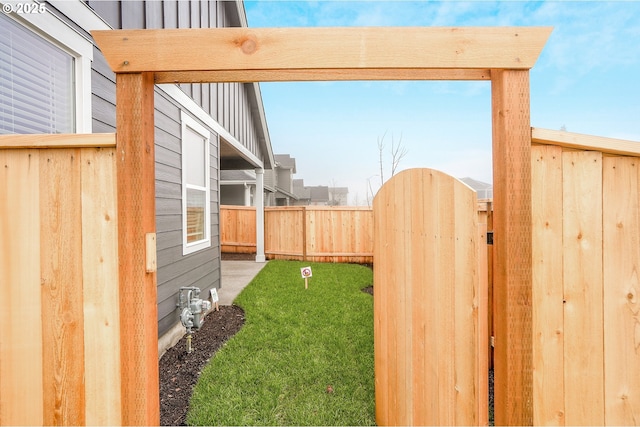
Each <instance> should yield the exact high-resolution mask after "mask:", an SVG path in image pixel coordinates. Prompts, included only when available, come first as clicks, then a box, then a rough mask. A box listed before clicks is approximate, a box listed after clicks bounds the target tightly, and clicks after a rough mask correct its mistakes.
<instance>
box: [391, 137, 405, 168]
mask: <svg viewBox="0 0 640 427" xmlns="http://www.w3.org/2000/svg"><path fill="white" fill-rule="evenodd" d="M406 155H407V147H405V146H404V145H402V133H401V134H400V139H399V140H398V144H396V142H395V140H394V138H393V135H391V176H394V175H395V174H396V170H398V165H399V164H400V160H402V158H403V157H404V156H406Z"/></svg>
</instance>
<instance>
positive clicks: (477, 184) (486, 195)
mask: <svg viewBox="0 0 640 427" xmlns="http://www.w3.org/2000/svg"><path fill="white" fill-rule="evenodd" d="M460 181H462V182H464V183H465V184H467V185H468V186H469V187H471V188H473V189H474V190H476V193H478V199H493V185H492V184H487V183H486V182H482V181H478V180H475V179H473V178H469V177H465V178H460Z"/></svg>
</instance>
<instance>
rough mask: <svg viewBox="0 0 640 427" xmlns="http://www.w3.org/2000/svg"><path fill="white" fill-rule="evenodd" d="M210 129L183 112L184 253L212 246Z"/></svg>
mask: <svg viewBox="0 0 640 427" xmlns="http://www.w3.org/2000/svg"><path fill="white" fill-rule="evenodd" d="M209 138H210V133H209V131H208V130H207V129H206V128H205V127H204V126H202V125H200V124H199V123H198V122H196V121H195V120H194V119H192V118H191V117H190V116H189V115H187V114H185V113H184V112H182V242H183V246H182V247H183V250H182V253H183V254H184V255H187V254H190V253H193V252H195V251H198V250H201V249H204V248H208V247H210V246H211V182H210V179H209V165H210V159H209Z"/></svg>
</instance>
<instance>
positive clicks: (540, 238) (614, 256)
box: [532, 129, 640, 425]
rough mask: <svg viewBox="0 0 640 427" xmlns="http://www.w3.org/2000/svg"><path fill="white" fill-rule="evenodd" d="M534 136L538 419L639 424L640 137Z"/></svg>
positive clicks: (549, 133) (535, 392)
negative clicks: (637, 139)
mask: <svg viewBox="0 0 640 427" xmlns="http://www.w3.org/2000/svg"><path fill="white" fill-rule="evenodd" d="M533 141H534V142H538V143H544V144H545V145H535V144H534V145H533V147H532V202H533V203H532V208H533V210H532V217H533V247H532V249H533V294H532V299H533V301H532V303H533V304H532V305H533V338H534V341H533V365H534V371H533V414H534V420H533V423H534V425H548V424H554V425H638V423H639V422H640V281H639V279H638V274H639V273H638V272H639V271H640V172H639V168H640V149H639V148H640V147H639V145H640V144H637V143H631V142H627V141H616V140H611V139H606V138H594V137H590V136H586V135H577V134H570V133H566V132H554V131H545V130H540V129H534V130H533Z"/></svg>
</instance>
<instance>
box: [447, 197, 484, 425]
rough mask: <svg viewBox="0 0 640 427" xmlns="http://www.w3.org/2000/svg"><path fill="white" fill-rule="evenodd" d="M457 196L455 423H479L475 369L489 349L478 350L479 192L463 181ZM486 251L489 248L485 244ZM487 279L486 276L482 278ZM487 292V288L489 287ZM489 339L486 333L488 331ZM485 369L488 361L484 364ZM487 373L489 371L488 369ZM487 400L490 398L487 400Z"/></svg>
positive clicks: (455, 203) (454, 202) (455, 219)
mask: <svg viewBox="0 0 640 427" xmlns="http://www.w3.org/2000/svg"><path fill="white" fill-rule="evenodd" d="M451 187H453V188H452V189H451V190H452V191H453V194H454V196H455V199H454V201H453V204H454V206H453V208H454V212H455V217H454V224H455V236H456V238H455V242H454V243H455V268H454V272H455V282H454V283H455V285H454V289H453V291H454V304H453V306H454V307H455V313H454V317H453V319H455V342H454V350H453V351H454V354H455V371H454V374H455V377H454V379H453V381H454V383H455V387H453V392H454V398H455V399H456V404H455V422H454V423H455V424H465V423H469V424H474V425H478V423H479V417H480V415H479V413H478V408H477V407H476V400H477V399H479V398H480V396H482V395H483V393H481V392H480V390H478V389H477V386H478V385H479V384H478V383H477V382H476V381H477V377H476V375H477V374H479V372H477V371H476V369H477V365H478V363H480V358H482V360H485V359H486V353H485V352H484V351H482V352H481V353H478V348H477V346H475V345H469V344H470V343H475V342H477V340H478V333H479V329H478V323H477V307H478V301H477V300H476V298H477V294H478V293H479V292H480V276H479V274H478V268H477V265H478V254H479V248H480V245H479V244H478V237H479V236H478V215H477V214H476V210H477V203H476V193H475V192H474V191H468V188H466V187H465V186H463V185H459V186H455V187H454V186H453V185H452V186H451ZM483 250H484V253H485V254H486V248H485V247H484V246H483ZM482 283H484V280H483V281H482ZM484 289H485V292H486V288H484ZM485 339H486V335H485ZM485 371H486V365H485ZM484 376H485V377H486V376H487V374H486V373H485V375H484ZM487 402H488V401H487Z"/></svg>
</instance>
